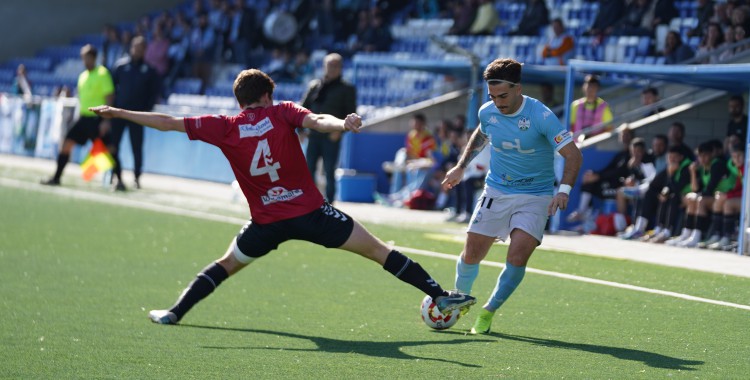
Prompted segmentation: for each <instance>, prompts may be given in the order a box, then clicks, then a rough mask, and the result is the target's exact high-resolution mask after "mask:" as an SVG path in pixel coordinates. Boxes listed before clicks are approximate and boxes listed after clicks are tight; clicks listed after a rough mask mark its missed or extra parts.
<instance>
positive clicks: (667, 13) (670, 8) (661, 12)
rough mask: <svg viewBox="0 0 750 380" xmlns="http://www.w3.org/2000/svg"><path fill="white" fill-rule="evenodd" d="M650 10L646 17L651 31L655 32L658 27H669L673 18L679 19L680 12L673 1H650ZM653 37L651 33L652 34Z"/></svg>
mask: <svg viewBox="0 0 750 380" xmlns="http://www.w3.org/2000/svg"><path fill="white" fill-rule="evenodd" d="M651 4H652V5H651V10H650V11H649V15H648V16H647V17H650V18H651V31H652V32H654V31H656V27H657V26H659V25H669V23H670V22H671V21H672V19H673V18H675V17H680V12H679V11H678V10H677V7H675V5H674V0H652V3H651ZM652 36H653V33H652Z"/></svg>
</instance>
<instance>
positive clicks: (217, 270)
mask: <svg viewBox="0 0 750 380" xmlns="http://www.w3.org/2000/svg"><path fill="white" fill-rule="evenodd" d="M236 249H237V240H236V239H232V243H231V244H229V248H228V249H227V252H226V253H225V254H224V256H223V257H222V258H221V259H219V260H218V261H216V262H213V263H211V264H209V265H208V266H207V267H205V268H203V270H202V271H201V272H200V273H198V275H197V276H196V277H195V279H194V280H193V282H191V283H190V285H188V287H187V288H185V290H184V291H183V292H182V294H181V295H180V298H178V299H177V302H176V303H175V304H174V305H173V306H172V307H171V308H170V309H169V310H151V311H150V312H149V313H148V317H149V318H150V319H151V321H152V322H154V323H160V324H165V325H171V324H175V323H177V322H179V321H180V319H182V317H183V316H184V315H185V314H186V313H187V312H188V311H189V310H190V309H191V308H192V307H193V306H195V304H197V303H198V302H200V301H201V300H202V299H204V298H206V297H208V295H209V294H211V293H213V291H214V290H215V289H216V288H217V287H219V284H221V283H222V282H223V281H224V280H226V279H227V278H228V277H229V276H231V275H233V274H235V273H237V272H239V271H240V270H241V269H242V268H244V267H246V266H247V265H248V264H250V262H252V260H251V261H249V262H241V261H240V260H239V259H238V258H237V255H236V254H235V250H236ZM245 258H247V256H245Z"/></svg>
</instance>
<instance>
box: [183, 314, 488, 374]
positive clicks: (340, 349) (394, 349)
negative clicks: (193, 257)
mask: <svg viewBox="0 0 750 380" xmlns="http://www.w3.org/2000/svg"><path fill="white" fill-rule="evenodd" d="M179 326H182V327H192V328H199V329H209V330H223V331H238V332H246V333H253V334H268V335H274V336H283V337H287V338H295V339H306V340H309V341H311V342H313V343H315V344H316V345H317V346H318V347H317V348H284V347H265V346H264V347H252V346H243V347H217V346H204V348H212V349H221V350H232V349H235V350H236V349H240V350H257V349H260V350H274V351H278V350H286V351H323V352H329V353H343V354H350V353H356V354H361V355H367V356H374V357H381V358H392V359H408V360H414V359H419V360H433V361H437V362H443V363H451V364H457V365H460V366H464V367H472V368H481V367H482V366H479V365H476V364H467V363H461V362H457V361H454V360H448V359H442V358H426V357H420V356H414V355H409V354H407V353H405V352H403V351H402V350H401V348H403V347H413V346H427V345H431V344H440V345H442V344H463V343H474V342H493V341H494V340H487V339H477V338H475V337H473V336H466V335H465V334H463V333H458V332H453V331H451V332H447V331H441V332H440V333H449V334H460V335H461V336H464V339H453V340H448V341H440V342H434V341H429V342H426V341H425V342H422V341H397V342H371V341H364V340H342V339H333V338H326V337H321V336H309V335H302V334H293V333H288V332H281V331H271V330H256V329H241V328H234V327H218V326H199V325H185V324H180V325H179Z"/></svg>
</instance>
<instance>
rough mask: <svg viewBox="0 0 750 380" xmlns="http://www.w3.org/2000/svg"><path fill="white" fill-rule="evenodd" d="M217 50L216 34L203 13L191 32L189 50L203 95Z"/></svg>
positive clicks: (194, 73) (194, 74)
mask: <svg viewBox="0 0 750 380" xmlns="http://www.w3.org/2000/svg"><path fill="white" fill-rule="evenodd" d="M215 49H216V32H215V31H214V29H213V28H211V27H210V26H209V25H208V15H207V14H205V13H201V14H199V15H198V18H197V20H196V24H195V26H194V27H193V29H192V30H191V31H190V46H189V48H188V53H189V55H190V61H191V64H192V65H193V69H192V73H193V76H194V77H197V78H199V79H200V80H201V82H202V85H201V90H200V92H201V93H203V91H204V89H205V87H206V85H207V84H208V80H209V79H210V77H211V66H212V63H213V60H214V52H215Z"/></svg>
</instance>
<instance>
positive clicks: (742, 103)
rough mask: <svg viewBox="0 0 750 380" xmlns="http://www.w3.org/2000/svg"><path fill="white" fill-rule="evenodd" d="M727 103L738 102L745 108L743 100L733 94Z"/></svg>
mask: <svg viewBox="0 0 750 380" xmlns="http://www.w3.org/2000/svg"><path fill="white" fill-rule="evenodd" d="M729 101H730V102H732V101H734V102H739V103H740V105H741V106H742V107H743V108H744V107H745V98H744V97H743V96H742V95H738V94H734V95H732V96H730V97H729Z"/></svg>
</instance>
